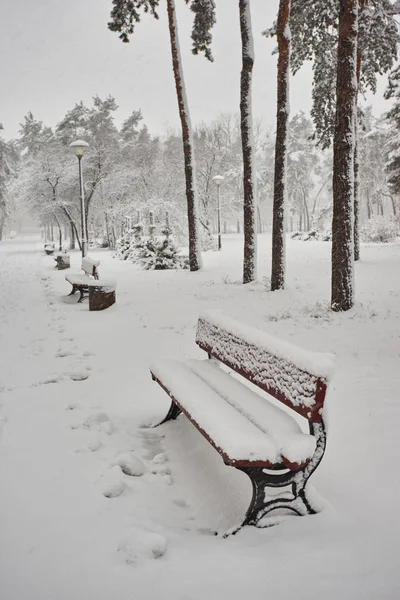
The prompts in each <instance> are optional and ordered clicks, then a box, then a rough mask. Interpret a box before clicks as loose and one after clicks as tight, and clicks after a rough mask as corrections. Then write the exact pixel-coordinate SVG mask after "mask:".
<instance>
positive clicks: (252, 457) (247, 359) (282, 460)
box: [150, 311, 334, 526]
mask: <svg viewBox="0 0 400 600" xmlns="http://www.w3.org/2000/svg"><path fill="white" fill-rule="evenodd" d="M196 343H197V344H198V346H199V347H200V348H201V349H202V350H205V351H206V352H207V354H208V357H209V358H210V359H213V360H188V361H186V362H179V361H174V360H163V361H160V362H158V363H156V364H153V365H152V366H151V368H150V371H151V375H152V377H153V379H154V380H155V381H157V382H158V383H159V384H160V386H161V387H162V388H163V389H164V390H165V391H166V392H167V394H168V395H169V396H170V398H171V407H170V409H169V412H168V414H167V416H166V417H165V419H164V420H163V421H161V423H165V422H166V421H169V420H170V419H176V418H177V416H178V415H179V414H180V413H181V412H183V413H184V414H185V415H186V416H187V417H188V419H189V420H190V421H191V422H192V423H193V425H194V426H195V427H196V428H197V429H198V430H199V431H200V433H201V434H202V435H203V436H204V437H205V438H206V439H207V440H208V442H209V443H210V444H211V445H212V446H213V447H214V448H215V449H216V450H217V452H219V454H220V455H221V456H222V458H223V460H224V462H225V464H227V465H229V466H232V467H236V468H237V469H239V470H241V471H243V472H244V473H246V474H247V475H248V476H249V477H250V479H251V482H252V485H253V497H252V500H251V503H250V506H249V508H248V510H247V513H246V516H245V518H244V521H243V525H258V526H262V522H261V521H262V519H263V518H264V517H265V516H266V515H267V514H268V513H270V512H271V511H272V510H275V509H277V508H286V509H289V510H291V511H292V512H294V513H296V514H298V515H305V514H313V513H315V512H316V509H315V507H313V506H312V505H311V503H310V500H309V498H308V497H307V493H306V484H307V481H308V479H309V477H310V476H311V475H312V473H313V472H314V471H315V469H316V468H317V467H318V465H319V463H320V462H321V459H322V456H323V454H324V451H325V445H326V431H325V425H324V420H323V407H324V400H325V395H326V390H327V384H328V381H329V378H330V376H331V374H332V372H333V368H334V356H333V355H332V354H323V353H314V352H309V351H307V350H303V349H301V348H299V347H297V346H294V345H292V344H289V343H287V342H283V341H281V340H279V339H278V338H275V337H273V336H270V335H268V334H266V333H264V332H261V331H259V330H258V329H255V328H252V327H248V326H246V325H243V324H242V323H240V322H238V321H236V320H234V319H232V318H230V317H227V316H225V315H223V314H222V313H221V312H220V311H207V312H204V313H203V314H201V315H200V317H199V320H198V325H197V334H196ZM217 361H219V362H221V363H224V364H225V365H226V366H227V367H229V368H230V369H232V370H233V371H235V372H236V373H238V374H239V375H241V376H242V377H243V378H245V379H246V380H247V381H249V382H251V383H253V384H254V385H256V386H257V387H258V388H260V389H261V390H263V391H264V392H266V393H267V394H264V395H261V394H260V393H257V392H256V391H253V390H252V389H250V387H249V386H248V384H243V383H241V382H240V381H239V380H238V379H237V378H234V377H232V376H231V375H230V374H229V373H228V372H227V371H226V370H223V369H222V368H221V367H220V365H219V362H217ZM268 395H269V396H272V397H273V398H274V399H275V400H278V401H279V402H281V403H283V404H285V405H286V406H287V407H289V408H290V409H291V410H292V411H294V412H295V413H297V414H298V415H301V416H302V417H304V418H305V419H306V420H307V421H308V429H309V433H308V432H307V433H305V432H303V430H302V429H301V427H300V425H299V423H298V420H296V419H295V418H293V417H292V416H291V415H290V414H289V413H288V411H285V410H282V409H281V408H279V406H277V405H276V404H274V403H273V402H271V401H270V400H268ZM161 423H160V424H161ZM265 469H268V470H269V471H268V472H267V471H266V470H265ZM287 486H290V487H291V493H289V494H288V492H287V491H286V490H285V491H282V492H281V493H280V494H279V496H275V497H274V498H273V499H268V498H267V496H266V491H267V492H268V488H284V487H287Z"/></svg>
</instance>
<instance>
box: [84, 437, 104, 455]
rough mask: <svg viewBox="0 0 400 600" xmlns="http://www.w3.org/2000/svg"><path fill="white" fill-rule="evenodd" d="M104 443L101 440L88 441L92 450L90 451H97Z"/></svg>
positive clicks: (89, 448) (88, 447)
mask: <svg viewBox="0 0 400 600" xmlns="http://www.w3.org/2000/svg"><path fill="white" fill-rule="evenodd" d="M102 445H103V444H102V443H101V441H100V440H91V441H90V442H88V443H87V449H88V450H90V452H97V450H100V448H101V447H102Z"/></svg>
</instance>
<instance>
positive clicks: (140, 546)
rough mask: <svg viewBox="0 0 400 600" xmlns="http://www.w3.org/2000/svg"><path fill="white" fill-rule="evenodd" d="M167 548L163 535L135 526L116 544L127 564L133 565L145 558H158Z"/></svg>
mask: <svg viewBox="0 0 400 600" xmlns="http://www.w3.org/2000/svg"><path fill="white" fill-rule="evenodd" d="M166 550H167V540H166V538H165V537H164V536H163V535H160V534H158V533H153V532H151V531H146V530H144V529H140V528H139V527H135V528H134V529H132V530H131V532H130V534H129V535H128V536H127V537H126V538H125V539H124V540H122V541H121V542H120V544H119V545H118V552H119V553H120V555H121V557H122V558H123V560H124V562H125V563H126V564H127V565H135V564H137V563H138V562H139V561H140V560H142V559H146V558H160V557H161V556H163V555H164V554H165V552H166Z"/></svg>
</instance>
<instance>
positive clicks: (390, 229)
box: [360, 215, 400, 243]
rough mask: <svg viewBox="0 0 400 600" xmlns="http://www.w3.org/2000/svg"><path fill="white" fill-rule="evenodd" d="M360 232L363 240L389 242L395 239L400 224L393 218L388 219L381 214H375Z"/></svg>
mask: <svg viewBox="0 0 400 600" xmlns="http://www.w3.org/2000/svg"><path fill="white" fill-rule="evenodd" d="M360 233H361V239H362V241H363V242H375V243H387V242H391V241H393V240H394V239H395V238H396V237H397V236H398V235H399V233H400V232H399V226H398V225H397V223H396V222H395V221H394V220H393V219H391V220H390V221H387V220H385V218H384V217H382V216H380V215H374V216H372V217H371V218H370V219H369V220H368V221H367V223H366V224H365V225H364V227H363V228H362V229H361V232H360Z"/></svg>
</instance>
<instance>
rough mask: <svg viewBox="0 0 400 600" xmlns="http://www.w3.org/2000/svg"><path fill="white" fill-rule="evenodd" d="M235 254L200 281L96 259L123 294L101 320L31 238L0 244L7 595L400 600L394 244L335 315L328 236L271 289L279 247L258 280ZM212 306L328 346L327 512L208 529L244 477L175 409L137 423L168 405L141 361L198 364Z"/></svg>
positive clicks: (1, 585)
mask: <svg viewBox="0 0 400 600" xmlns="http://www.w3.org/2000/svg"><path fill="white" fill-rule="evenodd" d="M241 252H242V240H241V239H240V238H238V237H236V236H226V237H225V238H224V239H223V251H222V252H221V253H216V252H214V253H213V252H210V253H206V254H205V255H204V263H205V268H204V270H203V271H202V272H200V273H189V272H185V271H182V272H171V271H169V272H168V271H165V272H163V271H159V272H152V271H150V272H143V271H139V270H138V269H136V267H135V266H134V265H132V264H129V263H126V262H120V261H118V260H115V259H113V258H112V257H111V254H110V253H109V252H108V251H92V252H90V255H91V256H92V257H94V258H99V259H100V260H101V265H100V268H99V270H100V274H101V276H102V277H107V278H111V279H116V280H117V282H118V287H117V303H116V304H115V305H114V306H112V307H111V308H109V309H107V310H105V311H103V312H98V313H96V312H89V310H88V304H87V301H86V302H84V303H83V304H76V299H77V297H75V298H72V297H69V298H67V296H66V295H67V294H68V293H69V290H70V286H69V284H68V283H67V282H66V281H65V279H64V274H65V273H64V272H59V271H56V270H55V269H54V264H55V263H54V260H53V259H52V258H51V257H48V256H44V255H43V246H42V243H41V242H40V241H39V240H32V239H24V238H20V239H15V240H10V241H7V242H2V243H1V245H0V284H1V285H0V290H1V293H0V294H1V295H0V297H1V301H0V348H1V361H0V598H1V600H39V599H40V600H44V599H49V600H50V599H51V600H81V599H82V600H103V599H104V600H106V599H107V600H109V599H110V598H118V600H131V599H135V600H142V599H143V600H147V599H149V600H150V599H151V600H158V599H161V598H162V599H168V600H170V599H171V600H200V599H201V600H203V599H204V598H205V597H206V598H209V599H210V600H217V599H218V600H220V599H222V598H229V599H230V600H239V599H241V600H242V599H243V598H244V597H247V596H251V597H253V598H256V599H258V598H260V599H261V598H267V597H268V598H273V599H274V600H289V599H290V600H291V599H292V598H299V599H303V598H304V599H306V598H307V599H308V600H310V599H312V598H318V599H319V600H321V599H322V600H337V599H338V598H344V599H346V600H352V599H357V600H366V599H371V600H375V599H376V600H378V599H379V600H385V599H388V600H395V599H397V598H399V597H400V580H399V568H400V552H399V549H398V540H399V537H400V519H399V509H398V501H399V498H400V477H399V475H398V464H399V461H400V444H399V441H398V440H399V429H400V394H399V390H400V277H399V265H400V246H399V245H387V246H372V245H371V246H363V248H362V261H361V262H360V263H359V264H358V265H357V267H356V293H357V304H356V306H355V308H354V309H353V310H351V311H349V312H347V313H345V314H333V313H331V312H330V310H329V293H330V291H329V290H330V285H329V278H330V273H329V263H330V244H328V243H323V242H308V243H304V242H298V241H289V242H288V286H287V290H286V291H284V292H274V293H271V292H268V290H267V280H266V279H263V277H264V276H266V275H267V274H268V273H269V260H270V240H269V239H268V238H267V237H264V236H262V237H260V239H259V256H260V261H259V277H260V279H259V282H258V283H255V284H250V285H247V286H243V285H241V283H240V279H241ZM79 265H80V256H79V254H78V253H74V254H73V256H72V269H75V270H78V269H79ZM208 308H222V309H224V311H225V313H226V314H228V315H230V316H232V317H235V318H238V319H239V320H241V321H243V322H244V323H248V324H250V325H256V326H257V327H259V328H260V329H263V330H265V331H268V332H270V333H272V334H275V335H278V336H279V337H280V338H281V339H283V340H288V341H292V342H295V343H296V344H298V345H300V346H302V347H304V348H308V349H310V350H316V351H329V352H334V353H336V355H337V358H338V368H337V371H336V374H335V377H334V379H333V382H332V386H331V390H330V394H329V398H328V405H329V436H328V447H327V452H326V455H325V458H324V460H323V462H322V464H321V466H320V467H319V469H318V470H317V472H316V474H315V476H314V477H313V480H312V483H313V485H314V487H315V488H316V489H317V491H318V492H319V493H320V494H321V495H322V497H323V498H324V499H325V501H326V508H325V509H324V510H323V511H322V512H321V513H319V514H318V515H315V516H310V517H302V518H300V517H290V518H287V519H286V520H285V521H284V522H282V523H281V524H279V525H277V526H275V527H271V528H268V529H263V530H257V529H255V528H245V529H243V530H242V531H241V532H240V533H239V534H237V535H236V536H230V537H228V538H227V539H224V538H223V537H222V536H214V535H213V532H214V531H215V530H218V531H221V532H223V531H225V530H227V529H229V528H230V527H232V526H234V525H235V524H237V523H239V522H240V520H241V518H242V517H243V515H244V512H245V509H246V507H247V504H248V502H249V499H250V493H251V492H250V484H249V482H248V480H247V478H246V476H245V475H243V474H242V473H239V472H237V471H236V470H234V469H232V468H229V467H225V466H224V465H223V463H222V461H221V459H220V457H219V455H218V454H217V453H216V452H215V451H214V450H212V449H211V448H210V447H209V445H208V444H207V442H205V440H204V439H203V438H202V437H201V436H200V435H199V433H198V432H197V431H196V430H195V429H194V427H193V426H192V425H191V424H190V423H189V422H187V420H186V419H185V418H183V417H181V418H179V419H178V420H177V421H176V422H173V423H168V424H166V425H163V426H162V427H160V428H158V429H146V428H142V427H141V425H143V424H145V423H149V422H156V421H157V420H160V419H161V418H162V417H164V416H165V414H166V411H167V409H168V405H169V403H168V398H167V396H166V394H165V393H164V392H163V391H162V390H161V389H160V388H159V387H158V386H157V384H155V383H154V382H152V380H151V378H150V375H149V370H148V367H149V365H150V364H151V363H152V362H154V361H155V360H156V359H157V358H178V359H180V358H200V357H201V355H202V353H201V351H200V350H199V349H198V348H197V347H196V346H195V344H194V334H195V327H196V320H197V316H198V314H199V312H200V311H202V310H204V309H208ZM121 466H122V467H123V470H124V471H125V472H131V473H133V475H127V474H124V473H123V472H122V470H121Z"/></svg>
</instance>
